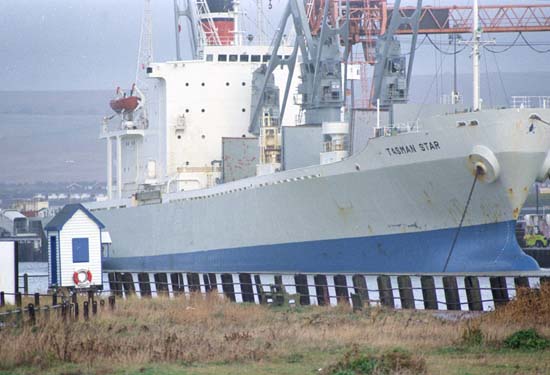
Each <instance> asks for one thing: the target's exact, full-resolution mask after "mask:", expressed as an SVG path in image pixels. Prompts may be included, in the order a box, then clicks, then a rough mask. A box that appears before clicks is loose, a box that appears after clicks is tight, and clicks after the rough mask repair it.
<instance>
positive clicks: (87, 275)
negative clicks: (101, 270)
mask: <svg viewBox="0 0 550 375" xmlns="http://www.w3.org/2000/svg"><path fill="white" fill-rule="evenodd" d="M73 281H74V285H75V286H79V287H85V286H89V285H90V284H91V283H92V272H90V270H86V269H80V270H77V271H74V273H73Z"/></svg>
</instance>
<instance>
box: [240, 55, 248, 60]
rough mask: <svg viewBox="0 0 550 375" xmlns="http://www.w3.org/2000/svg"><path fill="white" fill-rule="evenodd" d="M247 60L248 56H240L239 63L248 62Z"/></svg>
mask: <svg viewBox="0 0 550 375" xmlns="http://www.w3.org/2000/svg"><path fill="white" fill-rule="evenodd" d="M248 58H249V57H248V55H241V56H240V61H241V62H248Z"/></svg>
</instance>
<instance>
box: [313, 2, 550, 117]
mask: <svg viewBox="0 0 550 375" xmlns="http://www.w3.org/2000/svg"><path fill="white" fill-rule="evenodd" d="M327 1H328V2H330V3H332V4H331V8H332V11H331V12H330V13H329V16H332V15H333V14H337V13H338V8H339V7H342V8H344V7H348V6H349V25H350V30H349V42H350V44H351V45H356V44H360V45H361V46H362V50H363V51H362V52H363V54H362V55H363V56H362V58H361V59H357V60H358V61H354V63H357V64H359V65H360V71H361V74H362V77H361V78H362V79H361V82H362V86H363V90H362V91H363V95H362V96H363V97H365V98H366V99H367V102H366V103H365V104H366V107H372V101H373V100H372V99H373V87H372V80H371V79H368V78H367V75H368V74H367V66H368V65H374V64H375V62H376V42H377V40H378V38H379V37H380V36H382V35H384V34H386V32H387V31H388V26H389V25H390V24H391V18H392V14H393V10H394V7H395V4H394V5H393V6H389V5H388V2H387V1H386V0H341V1H337V0H308V1H307V4H306V11H307V14H308V16H309V23H310V28H311V32H312V34H313V35H316V34H317V33H318V32H319V30H320V27H321V25H322V12H321V10H322V9H323V7H324V4H325V2H327ZM398 3H399V2H396V4H398ZM397 9H398V12H397V13H396V14H397V15H398V16H399V17H401V18H406V17H411V16H412V15H413V13H414V11H415V10H416V9H417V7H411V6H407V7H400V6H399V5H397ZM473 13H474V12H473V8H472V6H423V7H422V8H421V12H420V15H419V19H418V34H426V35H427V34H467V33H471V32H472V26H473V23H474V20H473V19H474V14H473ZM478 20H479V25H480V26H481V28H482V29H483V31H484V32H487V33H510V32H522V33H523V32H541V31H550V4H546V5H544V4H506V5H480V6H479V16H478ZM393 34H394V35H412V34H414V30H413V28H412V27H411V25H410V24H403V25H401V26H400V27H398V28H397V29H396V30H394V31H393ZM369 99H370V100H369Z"/></svg>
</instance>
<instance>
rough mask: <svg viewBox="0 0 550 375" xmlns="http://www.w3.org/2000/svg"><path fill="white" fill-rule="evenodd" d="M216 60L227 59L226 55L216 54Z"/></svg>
mask: <svg viewBox="0 0 550 375" xmlns="http://www.w3.org/2000/svg"><path fill="white" fill-rule="evenodd" d="M218 61H227V55H218Z"/></svg>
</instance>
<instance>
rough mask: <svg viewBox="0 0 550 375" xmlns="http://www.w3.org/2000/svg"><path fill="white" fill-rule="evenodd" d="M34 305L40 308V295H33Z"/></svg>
mask: <svg viewBox="0 0 550 375" xmlns="http://www.w3.org/2000/svg"><path fill="white" fill-rule="evenodd" d="M34 305H35V306H36V307H39V306H40V293H34Z"/></svg>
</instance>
